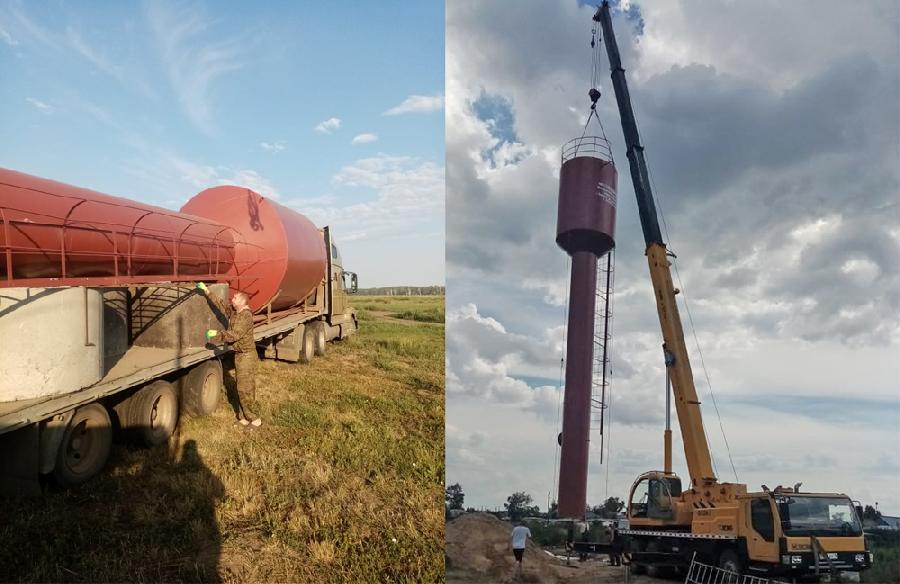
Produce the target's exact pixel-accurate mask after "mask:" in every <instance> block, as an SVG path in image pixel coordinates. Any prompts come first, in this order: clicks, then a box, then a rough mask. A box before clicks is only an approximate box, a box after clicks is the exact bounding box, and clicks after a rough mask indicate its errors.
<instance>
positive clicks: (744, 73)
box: [446, 0, 900, 515]
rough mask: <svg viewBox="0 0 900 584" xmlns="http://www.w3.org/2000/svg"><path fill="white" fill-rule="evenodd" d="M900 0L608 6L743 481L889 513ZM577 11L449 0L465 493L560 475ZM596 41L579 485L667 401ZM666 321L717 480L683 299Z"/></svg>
mask: <svg viewBox="0 0 900 584" xmlns="http://www.w3.org/2000/svg"><path fill="white" fill-rule="evenodd" d="M898 6H900V5H898V4H897V3H896V2H895V1H893V0H881V1H867V2H861V3H855V2H843V1H829V2H827V3H823V2H819V1H815V2H814V1H807V2H790V3H786V2H775V1H765V0H764V1H759V2H724V1H712V0H708V1H702V0H697V1H690V2H680V1H676V0H669V1H658V0H654V1H652V2H649V1H645V2H630V3H625V2H623V3H622V5H620V6H618V7H617V8H616V10H615V13H614V26H615V29H616V34H617V37H618V42H619V47H620V49H621V52H622V60H623V63H624V67H625V69H626V70H627V76H628V82H629V85H630V89H631V95H632V99H633V101H634V107H635V111H636V116H637V119H638V123H639V125H640V128H641V132H642V137H643V142H644V146H645V148H646V154H647V158H648V161H649V166H650V168H651V172H652V174H653V179H654V182H655V185H656V189H657V191H656V195H657V199H658V205H659V206H660V207H661V208H662V209H663V210H664V212H665V220H666V223H667V225H668V236H667V241H668V243H669V247H670V248H671V249H672V250H674V251H675V252H676V253H677V254H678V257H679V259H678V261H677V267H678V272H679V274H680V276H681V279H682V281H681V285H680V287H681V288H682V289H683V290H684V291H685V294H684V295H682V296H680V297H679V298H684V297H685V296H686V297H687V300H688V302H689V304H690V308H691V313H692V315H693V320H694V324H695V327H696V331H697V336H698V338H699V343H700V347H701V349H702V352H703V357H704V359H705V363H706V369H707V372H708V374H709V379H710V380H711V382H712V386H713V389H714V391H715V395H716V397H717V401H718V406H719V410H720V413H721V419H722V425H723V427H724V430H725V435H726V436H727V440H728V443H729V444H730V448H731V454H732V457H733V459H734V465H735V467H736V470H737V475H738V479H739V480H740V481H741V482H746V483H747V484H748V486H749V487H750V488H751V489H754V490H756V489H758V488H759V486H760V484H761V483H766V484H768V485H769V486H775V485H777V484H785V485H792V484H794V483H795V482H798V481H802V482H803V484H804V488H805V489H809V490H815V491H826V492H828V491H837V492H845V493H847V494H850V495H851V496H852V497H854V498H856V499H860V500H862V501H864V502H866V503H875V502H876V501H877V502H878V503H879V508H880V509H881V510H882V511H883V512H885V513H887V514H893V515H900V493H898V484H900V429H898V428H900V358H898V357H900V205H898V203H900V187H898V165H900V146H898V142H900V137H898V133H900V111H898V108H900V105H898V104H900V94H898V88H900V75H898V71H900V63H898V54H900V51H898V30H900V28H898ZM593 12H594V6H588V5H581V4H577V3H576V2H575V1H574V0H559V1H556V2H548V1H546V0H515V1H504V2H480V1H477V0H452V1H448V2H447V112H446V116H447V122H446V124H447V146H446V147H447V166H446V168H447V270H448V281H447V285H448V328H447V481H448V483H455V482H459V483H461V484H462V486H463V489H464V491H465V493H466V503H467V505H473V506H476V507H480V506H487V507H497V506H501V505H502V503H503V502H504V501H505V499H506V496H507V495H509V494H510V493H512V492H513V491H521V490H524V491H527V492H529V493H530V494H532V495H533V496H534V498H535V500H536V502H537V503H538V504H540V506H541V507H542V508H546V505H547V499H548V495H549V496H551V497H555V494H551V493H550V491H552V490H553V486H554V476H553V475H554V457H555V454H556V449H557V446H556V434H557V432H558V425H557V408H558V404H559V403H560V402H559V391H558V390H557V384H558V382H559V373H560V366H559V363H560V357H561V349H562V347H561V341H562V330H563V328H562V325H563V319H564V316H563V314H564V296H565V289H566V282H567V278H568V276H567V260H566V256H565V254H564V253H563V252H562V251H561V250H560V249H558V248H557V247H556V245H555V243H554V236H555V223H556V195H557V188H558V184H557V181H558V164H559V146H560V145H561V144H562V143H564V142H566V141H567V140H569V139H571V138H573V137H576V136H578V135H580V134H581V130H582V125H583V124H584V119H585V118H584V116H585V114H586V113H587V107H588V105H589V103H588V99H587V90H588V89H589V83H590V66H591V62H590V47H589V42H590V25H591V20H590V19H591V15H592V14H593ZM602 58H603V61H602V77H601V91H602V92H603V94H604V97H603V98H602V99H601V101H600V104H599V113H600V116H601V119H602V120H603V123H604V125H605V128H606V132H607V134H608V135H609V137H610V139H611V141H612V146H613V150H614V155H615V158H616V161H617V163H618V166H619V177H620V182H619V207H618V226H617V229H618V233H617V239H618V249H617V256H616V261H617V266H616V297H615V316H614V333H613V334H614V342H613V354H614V355H613V384H612V387H613V400H612V408H611V409H612V428H611V432H610V433H609V435H608V437H607V439H609V440H611V454H612V456H611V459H610V460H609V463H608V465H604V466H600V465H599V464H598V462H599V460H598V459H599V456H598V450H599V441H598V440H596V439H594V440H593V441H592V457H593V462H592V465H591V472H590V478H589V486H588V498H589V502H591V503H594V504H596V503H599V502H601V501H602V499H603V498H604V497H605V496H618V497H622V498H624V497H625V496H626V495H627V489H628V487H629V486H630V484H631V483H632V481H633V479H634V478H635V477H636V476H637V474H639V473H640V472H643V471H645V470H650V469H655V468H661V467H662V430H663V417H664V371H663V364H662V359H661V357H662V355H661V351H660V343H661V337H660V333H659V331H658V325H657V320H656V310H655V305H654V303H653V297H652V292H651V288H650V281H649V276H648V273H647V266H646V263H645V259H644V256H643V249H644V244H643V239H642V237H641V233H640V226H639V222H638V218H637V211H636V206H635V203H634V194H633V190H632V187H631V184H630V179H629V173H628V168H627V159H626V157H625V150H624V144H623V139H622V137H621V136H622V132H621V125H620V122H619V116H618V112H617V110H616V108H615V100H614V98H613V93H612V88H611V87H610V84H609V67H608V62H607V61H606V55H605V53H603V55H602ZM676 285H679V284H678V283H677V282H676ZM682 318H683V320H684V321H685V327H686V330H687V331H688V332H687V334H688V345H689V348H690V350H691V355H692V363H693V366H694V371H695V375H696V378H697V385H698V391H699V394H700V397H701V400H702V401H703V406H702V407H703V413H704V417H705V423H706V430H707V434H708V436H709V440H710V442H711V446H712V450H713V454H714V458H715V463H716V468H717V472H718V476H719V477H720V479H722V480H729V481H734V480H735V476H734V473H733V472H732V470H731V466H730V464H729V462H728V457H727V454H726V449H725V446H724V440H723V436H722V432H721V431H720V429H719V423H718V419H717V417H716V413H715V411H714V409H713V408H712V402H711V400H710V397H709V385H708V384H707V382H706V378H705V376H704V373H703V369H702V368H701V366H700V361H699V357H698V354H697V351H696V347H695V343H694V340H693V337H692V335H691V333H690V330H691V329H690V326H689V322H688V318H687V315H686V313H685V311H684V308H683V305H682ZM674 429H675V432H674V434H675V436H674V438H675V444H676V448H675V469H676V471H677V472H679V473H680V474H681V475H682V477H686V476H687V469H686V468H685V465H684V456H683V451H681V443H680V436H679V433H678V430H677V424H676V425H675V428H674ZM594 438H596V436H595V437H594ZM607 473H608V487H607Z"/></svg>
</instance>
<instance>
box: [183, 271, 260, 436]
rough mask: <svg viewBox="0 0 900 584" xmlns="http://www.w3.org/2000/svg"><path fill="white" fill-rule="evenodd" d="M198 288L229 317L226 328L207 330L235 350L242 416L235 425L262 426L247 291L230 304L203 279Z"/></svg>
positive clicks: (233, 298)
mask: <svg viewBox="0 0 900 584" xmlns="http://www.w3.org/2000/svg"><path fill="white" fill-rule="evenodd" d="M197 288H198V289H199V290H200V291H202V292H203V294H205V295H206V298H208V299H209V300H210V301H211V302H212V303H213V304H214V305H215V306H216V308H218V309H219V311H220V312H221V313H222V314H223V315H225V316H226V317H227V318H228V328H227V329H226V330H224V331H218V330H216V329H209V330H207V331H206V339H207V340H208V341H212V340H213V339H214V338H216V337H217V336H219V334H221V335H222V340H224V341H225V342H226V343H228V344H229V345H231V346H232V348H233V349H234V377H235V381H236V382H237V383H236V384H237V394H238V411H237V416H238V419H237V421H236V422H235V425H237V426H239V427H243V428H245V429H247V430H252V429H255V428H258V427H259V426H261V425H262V420H261V419H260V417H259V416H258V415H256V414H255V413H254V410H257V409H258V408H257V404H256V368H257V365H258V364H259V358H258V357H257V355H256V340H255V339H254V338H253V312H252V311H251V310H250V305H249V298H248V297H247V295H246V294H244V293H243V292H238V293H236V294H235V295H234V296H232V297H231V306H230V307H229V306H228V305H227V304H225V302H223V301H222V300H221V299H219V298H218V297H216V296H214V295H210V294H209V288H207V286H206V284H204V283H203V282H200V283H199V284H197ZM251 408H252V409H251Z"/></svg>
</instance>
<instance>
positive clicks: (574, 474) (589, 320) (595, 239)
mask: <svg viewBox="0 0 900 584" xmlns="http://www.w3.org/2000/svg"><path fill="white" fill-rule="evenodd" d="M617 179H618V175H617V173H616V167H615V165H614V164H613V162H612V156H611V153H610V149H609V143H608V142H607V141H606V140H605V139H604V138H599V137H594V136H588V137H582V138H577V139H575V140H572V141H570V142H568V143H567V144H566V145H565V146H563V151H562V167H561V169H560V172H559V209H558V214H557V220H556V243H557V244H558V245H559V246H560V247H561V248H563V249H564V250H565V251H566V252H567V253H568V254H569V255H571V256H572V274H571V284H570V286H569V321H568V332H567V335H566V385H565V397H564V400H563V426H562V440H561V444H560V446H561V451H560V464H559V496H558V499H557V502H558V505H559V507H558V510H559V515H560V516H561V517H572V518H583V517H584V509H585V503H586V501H587V470H588V454H589V447H590V430H591V428H590V422H591V389H592V381H593V379H592V375H593V362H594V315H595V309H596V297H597V260H598V258H599V257H600V256H602V255H603V254H605V253H608V252H609V251H610V250H611V249H612V248H613V247H614V246H615V225H616V182H617Z"/></svg>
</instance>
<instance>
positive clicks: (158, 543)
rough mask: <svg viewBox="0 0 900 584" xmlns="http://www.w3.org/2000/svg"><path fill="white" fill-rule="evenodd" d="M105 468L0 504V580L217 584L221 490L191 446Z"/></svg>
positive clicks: (119, 459) (138, 454)
mask: <svg viewBox="0 0 900 584" xmlns="http://www.w3.org/2000/svg"><path fill="white" fill-rule="evenodd" d="M113 461H114V462H113V464H112V465H111V467H108V468H107V469H106V470H105V471H104V472H103V473H101V475H100V476H98V477H96V478H94V479H93V480H91V481H89V482H88V483H86V484H84V485H82V486H80V487H77V488H72V489H68V490H60V489H58V488H47V489H46V490H45V492H44V494H43V495H40V496H37V497H11V498H4V499H0V581H3V582H7V581H30V582H36V581H52V582H140V581H156V582H220V581H221V579H220V578H219V574H218V567H219V557H220V552H221V547H222V536H221V533H220V531H219V527H218V524H217V521H216V511H215V510H216V505H217V503H218V501H219V500H221V498H222V497H223V495H224V487H223V485H222V482H221V481H220V480H219V479H218V478H217V477H216V476H215V475H214V474H213V473H212V471H211V470H210V469H209V468H208V467H207V466H206V464H205V463H204V462H203V459H202V457H201V456H200V454H199V452H198V451H197V443H196V442H195V441H194V440H189V441H187V442H186V443H185V444H184V445H183V447H181V448H178V447H177V445H175V446H174V447H173V448H170V449H167V448H166V447H165V446H161V447H158V448H155V449H153V450H143V449H137V448H133V447H128V446H120V447H117V448H116V450H115V451H114V459H113Z"/></svg>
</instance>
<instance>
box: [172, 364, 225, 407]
mask: <svg viewBox="0 0 900 584" xmlns="http://www.w3.org/2000/svg"><path fill="white" fill-rule="evenodd" d="M222 379H223V378H222V363H221V362H220V361H219V360H218V359H210V360H209V361H204V362H203V363H200V364H199V365H197V366H196V367H194V368H193V369H191V370H190V371H188V373H187V375H185V376H184V377H183V378H182V379H181V407H182V409H183V410H184V412H185V413H187V414H188V415H189V416H194V417H195V418H200V417H203V416H208V415H210V414H211V413H213V412H214V411H216V408H218V407H219V400H220V399H221V397H222V391H223V389H224V384H223V381H222Z"/></svg>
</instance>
